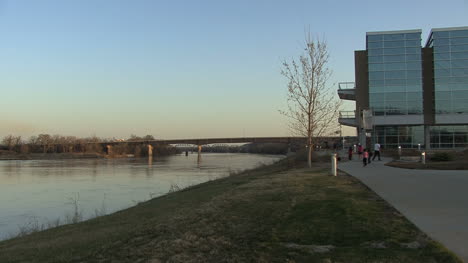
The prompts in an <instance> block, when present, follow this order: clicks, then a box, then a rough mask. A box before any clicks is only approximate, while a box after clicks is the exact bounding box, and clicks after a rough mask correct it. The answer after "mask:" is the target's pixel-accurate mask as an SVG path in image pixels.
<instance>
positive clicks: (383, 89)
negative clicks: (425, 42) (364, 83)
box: [367, 30, 423, 115]
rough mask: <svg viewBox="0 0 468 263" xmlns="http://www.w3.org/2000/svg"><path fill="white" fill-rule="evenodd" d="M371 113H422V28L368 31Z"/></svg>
mask: <svg viewBox="0 0 468 263" xmlns="http://www.w3.org/2000/svg"><path fill="white" fill-rule="evenodd" d="M367 55H368V64H369V104H370V108H372V109H373V112H374V115H408V114H422V91H423V89H422V66H421V65H422V64H421V30H411V31H400V32H375V33H367Z"/></svg>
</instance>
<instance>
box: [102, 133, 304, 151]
mask: <svg viewBox="0 0 468 263" xmlns="http://www.w3.org/2000/svg"><path fill="white" fill-rule="evenodd" d="M306 142H307V137H241V138H204V139H170V140H135V141H133V140H132V141H110V142H96V143H94V144H99V145H102V146H103V147H107V153H108V154H110V153H112V146H114V145H119V144H130V145H135V144H136V145H147V147H148V155H149V156H152V155H153V148H154V147H157V146H158V145H164V144H165V145H168V144H192V145H197V146H198V154H199V155H200V154H201V151H202V146H203V145H207V144H215V143H284V144H288V145H291V144H292V143H299V144H302V143H304V144H305V143H306Z"/></svg>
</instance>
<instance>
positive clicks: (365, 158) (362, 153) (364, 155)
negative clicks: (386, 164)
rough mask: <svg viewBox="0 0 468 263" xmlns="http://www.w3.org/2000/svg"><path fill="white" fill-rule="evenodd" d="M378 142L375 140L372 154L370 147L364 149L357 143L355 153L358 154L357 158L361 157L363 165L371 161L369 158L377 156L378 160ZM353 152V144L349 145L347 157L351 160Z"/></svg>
mask: <svg viewBox="0 0 468 263" xmlns="http://www.w3.org/2000/svg"><path fill="white" fill-rule="evenodd" d="M380 148H381V146H380V144H379V143H378V142H377V143H375V144H374V153H373V154H372V151H371V150H370V149H364V147H362V145H361V144H360V143H359V144H358V145H357V153H358V155H359V160H361V159H362V162H363V166H367V164H369V163H371V158H372V161H374V160H375V157H378V160H379V161H380ZM353 152H354V148H353V146H350V147H349V149H348V158H349V160H350V161H351V160H352V159H353Z"/></svg>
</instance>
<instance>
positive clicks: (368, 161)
mask: <svg viewBox="0 0 468 263" xmlns="http://www.w3.org/2000/svg"><path fill="white" fill-rule="evenodd" d="M366 151H367V152H368V153H369V158H367V164H370V163H371V159H372V151H371V148H368V149H366Z"/></svg>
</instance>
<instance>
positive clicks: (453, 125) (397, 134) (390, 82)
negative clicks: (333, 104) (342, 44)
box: [338, 27, 468, 149]
mask: <svg viewBox="0 0 468 263" xmlns="http://www.w3.org/2000/svg"><path fill="white" fill-rule="evenodd" d="M421 32H422V31H421V30H419V29H417V30H401V31H384V32H368V33H367V34H366V50H360V51H356V52H355V70H356V72H355V77H356V80H355V84H356V86H355V88H353V89H348V90H343V89H340V90H339V91H338V94H339V95H340V97H341V98H342V99H348V100H355V101H356V111H355V115H354V116H355V117H354V118H355V121H354V122H352V121H350V119H349V117H348V118H344V117H343V118H342V120H341V119H340V123H342V124H344V125H350V124H351V126H354V127H356V128H357V131H358V137H359V140H360V142H361V143H362V144H366V141H367V143H374V142H379V143H380V144H382V146H383V147H385V148H396V147H398V146H401V147H403V148H418V147H425V148H426V149H428V148H465V147H468V27H457V28H437V29H432V30H431V32H430V34H429V37H428V40H427V42H426V46H425V47H422V46H421ZM368 112H371V114H372V125H371V126H369V123H366V122H367V120H368V117H367V116H368V114H369V113H368ZM364 113H366V114H364ZM343 116H344V115H343ZM348 116H349V114H348ZM364 116H366V117H364Z"/></svg>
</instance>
